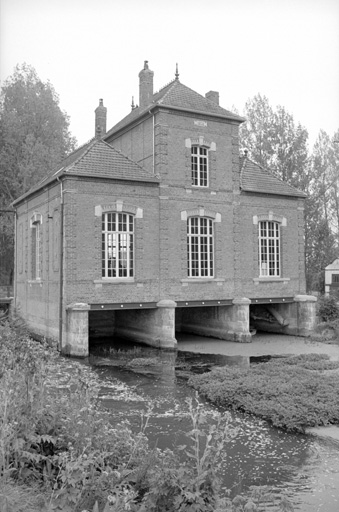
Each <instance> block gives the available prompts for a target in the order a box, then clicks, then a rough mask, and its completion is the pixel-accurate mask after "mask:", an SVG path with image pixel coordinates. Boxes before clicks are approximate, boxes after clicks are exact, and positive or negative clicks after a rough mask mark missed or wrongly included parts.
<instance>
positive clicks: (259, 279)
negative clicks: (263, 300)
mask: <svg viewBox="0 0 339 512" xmlns="http://www.w3.org/2000/svg"><path fill="white" fill-rule="evenodd" d="M253 281H254V282H255V283H287V282H288V281H290V278H289V277H254V278H253Z"/></svg>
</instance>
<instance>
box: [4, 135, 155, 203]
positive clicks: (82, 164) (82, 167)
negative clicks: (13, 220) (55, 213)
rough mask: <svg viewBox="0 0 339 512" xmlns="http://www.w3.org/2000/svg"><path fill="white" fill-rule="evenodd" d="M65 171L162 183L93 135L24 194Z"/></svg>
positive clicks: (16, 201) (31, 191)
mask: <svg viewBox="0 0 339 512" xmlns="http://www.w3.org/2000/svg"><path fill="white" fill-rule="evenodd" d="M64 175H66V176H67V175H71V176H88V177H93V178H114V179H119V180H128V181H139V182H147V183H159V179H158V178H157V177H156V176H154V175H153V174H151V173H149V172H147V171H146V170H145V169H143V168H142V167H141V166H140V165H138V164H137V163H136V162H133V160H131V159H129V158H128V157H127V156H125V155H123V154H122V153H121V152H120V151H118V150H117V149H115V148H113V147H112V146H110V145H109V144H107V143H106V142H104V141H102V140H97V139H92V140H90V141H89V142H87V143H86V144H84V145H83V146H81V147H80V148H78V149H76V150H75V151H73V152H72V153H71V154H70V155H69V156H68V157H66V158H65V159H64V160H63V161H62V162H61V164H59V165H58V167H57V168H56V169H55V170H54V171H52V172H51V173H50V174H48V175H47V176H46V177H45V178H44V179H43V180H42V181H40V182H39V183H38V184H37V185H35V186H34V187H33V188H31V189H30V190H29V191H28V192H26V193H25V194H24V195H23V196H21V197H19V198H18V199H16V200H15V201H14V203H13V204H16V203H18V202H20V201H21V200H22V199H23V198H24V197H26V196H28V195H30V194H32V193H33V192H36V191H38V190H39V189H41V188H43V187H45V186H46V185H48V184H49V183H51V182H52V181H54V180H55V179H56V178H59V177H61V176H64Z"/></svg>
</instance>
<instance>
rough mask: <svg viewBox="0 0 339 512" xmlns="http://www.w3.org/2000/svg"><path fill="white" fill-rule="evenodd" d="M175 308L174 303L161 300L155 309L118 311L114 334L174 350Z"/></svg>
mask: <svg viewBox="0 0 339 512" xmlns="http://www.w3.org/2000/svg"><path fill="white" fill-rule="evenodd" d="M175 308H176V303H175V302H174V301H172V300H161V301H160V302H158V303H157V308H156V309H143V310H134V309H130V310H125V311H123V312H121V311H119V315H117V316H116V321H115V331H114V332H115V334H116V336H120V337H124V338H128V339H130V340H133V341H139V342H141V343H145V344H146V345H150V346H152V347H157V348H166V349H176V347H177V340H176V339H175Z"/></svg>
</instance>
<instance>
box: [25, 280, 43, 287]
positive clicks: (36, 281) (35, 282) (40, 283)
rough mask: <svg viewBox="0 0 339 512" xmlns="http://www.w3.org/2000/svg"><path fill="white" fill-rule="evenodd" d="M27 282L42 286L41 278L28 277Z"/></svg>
mask: <svg viewBox="0 0 339 512" xmlns="http://www.w3.org/2000/svg"><path fill="white" fill-rule="evenodd" d="M27 283H28V284H29V285H32V284H35V285H38V284H39V285H40V286H42V285H43V281H41V279H28V281H27Z"/></svg>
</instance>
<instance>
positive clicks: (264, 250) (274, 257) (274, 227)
mask: <svg viewBox="0 0 339 512" xmlns="http://www.w3.org/2000/svg"><path fill="white" fill-rule="evenodd" d="M258 230H259V233H258V238H259V277H262V278H271V277H281V229H280V223H279V222H277V221H275V220H260V221H259V222H258Z"/></svg>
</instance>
